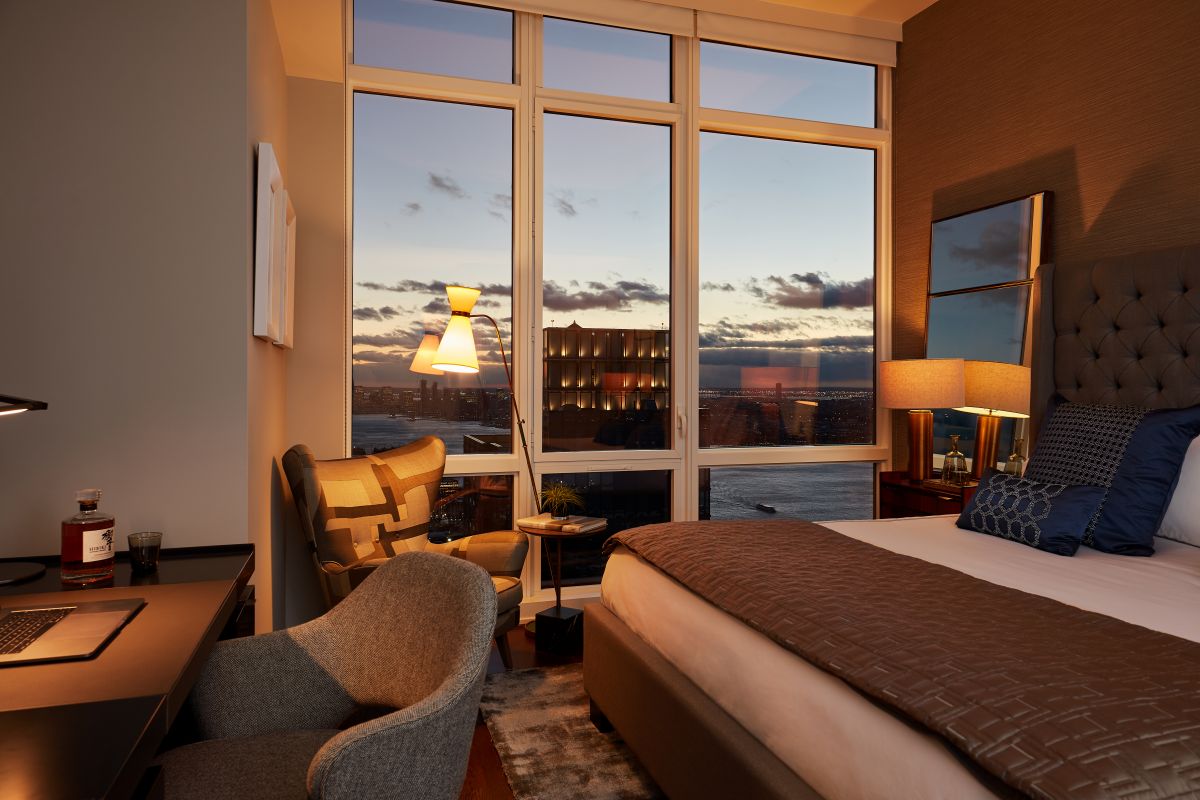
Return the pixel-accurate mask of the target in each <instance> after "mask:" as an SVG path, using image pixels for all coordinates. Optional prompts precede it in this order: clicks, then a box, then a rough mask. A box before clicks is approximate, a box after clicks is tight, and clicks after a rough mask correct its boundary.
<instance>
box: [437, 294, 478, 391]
mask: <svg viewBox="0 0 1200 800" xmlns="http://www.w3.org/2000/svg"><path fill="white" fill-rule="evenodd" d="M479 291H480V290H479V289H472V288H470V287H467V286H447V287H446V298H447V299H448V300H449V301H450V322H449V323H448V324H447V325H446V330H445V332H444V333H443V334H442V341H441V343H440V344H439V345H438V349H437V352H436V353H435V354H434V356H433V363H432V364H431V365H430V366H432V367H433V368H434V369H440V370H444V371H446V372H479V356H478V354H477V353H476V352H475V334H474V333H473V332H472V331H471V309H472V308H474V307H475V301H476V300H478V299H479Z"/></svg>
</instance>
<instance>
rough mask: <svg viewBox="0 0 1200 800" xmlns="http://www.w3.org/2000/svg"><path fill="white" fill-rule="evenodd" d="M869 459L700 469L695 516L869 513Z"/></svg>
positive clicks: (863, 515)
mask: <svg viewBox="0 0 1200 800" xmlns="http://www.w3.org/2000/svg"><path fill="white" fill-rule="evenodd" d="M874 516H875V465H874V464H872V463H854V464H798V465H784V464H771V465H764V466H759V467H717V468H713V469H701V470H700V519H755V520H759V519H762V520H765V519H806V520H810V521H818V522H819V521H821V520H839V519H871V518H872V517H874Z"/></svg>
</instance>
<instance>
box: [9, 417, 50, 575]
mask: <svg viewBox="0 0 1200 800" xmlns="http://www.w3.org/2000/svg"><path fill="white" fill-rule="evenodd" d="M47 408H49V405H48V404H47V403H43V402H42V401H41V400H27V399H25V398H24V397H13V396H12V395H8V394H0V417H7V416H10V415H16V414H22V413H24V412H26V411H45V410H46V409H47ZM45 571H46V565H45V564H38V563H37V562H35V561H5V562H0V586H4V585H6V584H9V583H18V582H20V581H27V580H29V579H30V578H36V577H38V576H39V575H41V574H42V573H44V572H45Z"/></svg>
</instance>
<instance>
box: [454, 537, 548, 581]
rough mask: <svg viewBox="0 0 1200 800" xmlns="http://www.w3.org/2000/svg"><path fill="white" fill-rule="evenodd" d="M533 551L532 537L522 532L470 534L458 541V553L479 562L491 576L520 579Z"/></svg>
mask: <svg viewBox="0 0 1200 800" xmlns="http://www.w3.org/2000/svg"><path fill="white" fill-rule="evenodd" d="M528 552H529V539H528V537H526V536H525V534H523V533H521V532H520V531H492V532H491V533H477V534H475V535H474V536H466V537H464V538H462V539H458V540H456V541H455V542H454V553H455V555H458V556H461V557H462V558H465V559H466V560H467V561H470V562H471V563H472V564H478V565H479V566H481V567H483V568H484V569H485V570H487V572H488V574H489V575H507V576H508V577H510V578H520V577H521V568H522V567H523V566H524V565H525V555H526V554H527V553H528Z"/></svg>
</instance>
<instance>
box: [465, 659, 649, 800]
mask: <svg viewBox="0 0 1200 800" xmlns="http://www.w3.org/2000/svg"><path fill="white" fill-rule="evenodd" d="M481 706H482V709H483V718H484V720H485V721H486V722H487V726H488V730H489V731H491V734H492V742H493V743H495V745H496V751H497V752H498V753H499V754H500V761H501V763H502V764H503V765H504V774H505V776H506V777H507V778H508V785H509V786H510V787H511V788H512V792H513V796H514V797H515V798H516V800H559V798H562V800H576V798H580V799H582V798H587V799H588V800H607V799H608V798H612V800H617V798H621V800H642V798H659V797H662V796H663V795H662V793H661V792H659V790H658V788H657V787H656V786H655V785H654V782H653V781H652V780H651V779H650V776H648V775H647V774H646V772H645V771H644V770H643V769H642V767H641V765H639V764H638V763H637V760H636V759H635V758H634V756H633V754H632V753H630V752H629V748H627V747H626V746H625V745H624V743H623V742H622V741H621V739H620V737H619V736H618V735H617V734H616V733H608V734H604V733H600V732H599V731H598V730H596V727H595V726H594V725H592V723H591V720H589V719H588V698H587V695H586V694H585V693H584V691H583V665H582V664H568V665H567V666H562V667H550V668H546V669H524V670H518V671H516V672H500V673H496V674H493V675H489V676H488V679H487V685H486V686H485V687H484V690H483V701H482V703H481Z"/></svg>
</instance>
